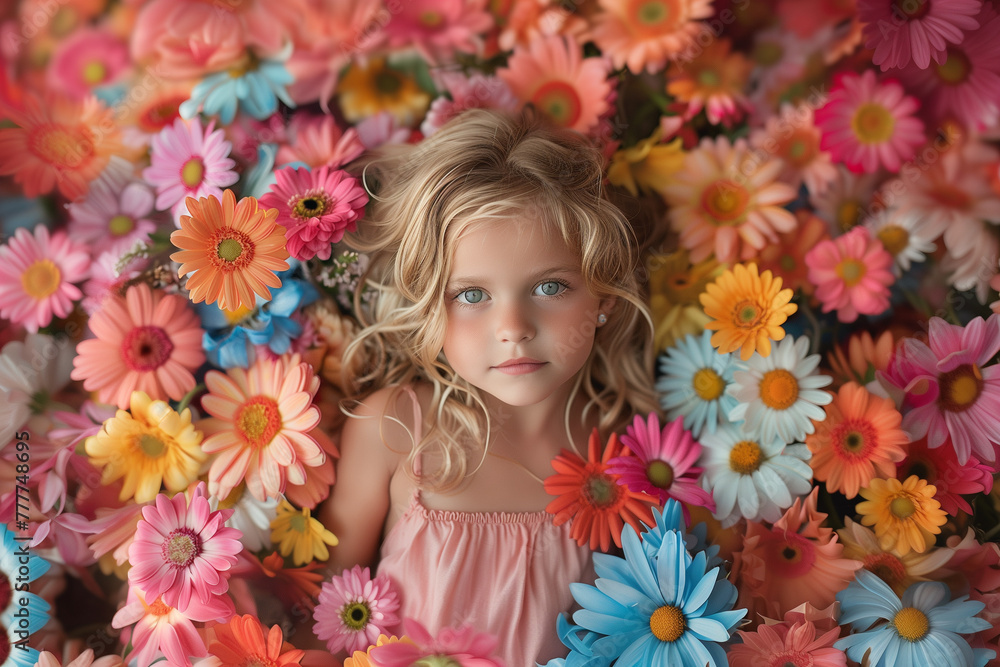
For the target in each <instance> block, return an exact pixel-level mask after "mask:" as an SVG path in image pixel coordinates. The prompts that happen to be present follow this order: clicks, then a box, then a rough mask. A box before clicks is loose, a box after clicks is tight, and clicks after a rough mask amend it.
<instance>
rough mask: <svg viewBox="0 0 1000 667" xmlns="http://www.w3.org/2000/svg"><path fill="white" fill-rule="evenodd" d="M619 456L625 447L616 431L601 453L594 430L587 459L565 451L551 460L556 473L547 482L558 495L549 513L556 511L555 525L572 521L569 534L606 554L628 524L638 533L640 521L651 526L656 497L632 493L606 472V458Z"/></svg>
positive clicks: (547, 509)
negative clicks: (652, 507)
mask: <svg viewBox="0 0 1000 667" xmlns="http://www.w3.org/2000/svg"><path fill="white" fill-rule="evenodd" d="M621 454H622V446H621V444H620V443H619V442H618V436H617V435H616V434H614V433H612V434H611V438H610V439H609V440H608V444H607V445H606V446H605V447H604V452H603V453H602V452H601V441H600V436H599V435H598V433H597V429H596V428H595V429H594V431H593V432H592V433H591V434H590V441H589V442H588V444H587V459H586V460H584V459H583V457H581V456H580V455H579V454H577V453H576V452H571V451H568V450H565V449H564V450H563V451H562V453H561V454H559V456H557V457H556V458H554V459H553V460H552V467H553V468H554V469H555V471H556V473H555V474H554V475H550V476H549V477H548V478H547V479H546V480H545V491H546V492H547V493H548V494H549V495H552V496H558V497H557V498H556V499H555V500H553V501H552V502H550V503H549V504H548V506H547V507H546V508H545V511H547V512H548V513H549V514H553V515H555V518H554V519H553V521H552V523H553V524H555V525H557V526H560V525H562V524H564V523H566V522H567V521H569V520H570V519H572V520H573V526H572V528H571V530H570V537H572V538H573V539H575V540H576V541H577V543H578V544H579V545H581V546H583V545H584V544H586V543H587V542H588V541H589V543H590V548H591V549H595V550H596V549H597V548H600V549H601V551H605V552H606V551H607V550H608V549H610V548H611V541H612V539H613V540H614V543H615V545H616V546H618V547H619V548H620V547H621V532H622V528H623V527H624V525H625V524H626V523H627V524H628V525H630V526H632V528H633V529H634V530H635V532H636V533H640V532H641V531H642V526H641V525H640V522H642V523H644V524H646V525H647V526H652V525H653V512H652V509H651V506H654V505H656V498H654V497H652V496H648V495H646V494H645V493H638V492H635V491H630V490H629V489H627V488H626V487H624V486H622V485H621V484H619V483H618V475H612V474H611V473H609V472H608V462H609V461H610V460H611V459H613V458H615V457H616V456H620V455H621Z"/></svg>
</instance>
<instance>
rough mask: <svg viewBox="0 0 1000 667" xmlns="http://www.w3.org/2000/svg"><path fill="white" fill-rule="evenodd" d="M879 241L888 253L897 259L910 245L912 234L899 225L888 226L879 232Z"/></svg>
mask: <svg viewBox="0 0 1000 667" xmlns="http://www.w3.org/2000/svg"><path fill="white" fill-rule="evenodd" d="M876 236H877V237H878V240H879V241H881V242H882V245H883V246H885V250H886V252H888V253H889V254H890V255H892V256H893V257H895V256H896V255H898V254H899V253H901V252H903V251H904V250H905V249H906V246H907V245H908V244H909V243H910V232H908V231H906V230H905V229H903V228H902V227H900V226H899V225H886V226H885V227H883V228H882V229H880V230H878V234H876Z"/></svg>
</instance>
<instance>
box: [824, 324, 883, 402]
mask: <svg viewBox="0 0 1000 667" xmlns="http://www.w3.org/2000/svg"><path fill="white" fill-rule="evenodd" d="M895 347H896V339H895V338H894V337H893V335H892V331H883V332H882V333H881V334H879V337H878V339H877V340H876V339H873V338H872V335H871V333H869V332H868V331H861V332H859V333H855V334H852V335H851V337H850V339H848V341H847V351H846V352H845V351H844V348H843V346H841V345H836V346H834V348H833V350H831V351H830V353H829V355H827V358H826V361H827V363H828V364H830V370H831V371H832V372H833V386H834V387H835V388H836V387H839V386H840V385H841V384H843V383H845V382H851V381H852V380H853V381H854V382H857V383H858V384H868V383H869V382H871V381H872V380H874V379H875V373H876V372H877V371H884V370H885V369H886V368H888V366H889V360H890V359H891V358H892V352H893V350H894V349H895Z"/></svg>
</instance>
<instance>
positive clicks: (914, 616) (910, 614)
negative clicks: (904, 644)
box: [892, 607, 931, 642]
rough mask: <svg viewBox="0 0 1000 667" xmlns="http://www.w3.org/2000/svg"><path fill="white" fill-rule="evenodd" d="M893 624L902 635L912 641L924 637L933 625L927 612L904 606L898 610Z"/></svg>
mask: <svg viewBox="0 0 1000 667" xmlns="http://www.w3.org/2000/svg"><path fill="white" fill-rule="evenodd" d="M892 625H893V626H894V627H895V628H896V632H898V633H899V636H900V637H902V638H903V639H907V640H909V641H911V642H915V641H918V640H920V639H923V638H924V637H925V636H927V633H928V632H929V631H930V627H931V624H930V621H928V620H927V614H925V613H924V612H922V611H920V610H919V609H917V608H915V607H903V608H902V609H900V610H899V611H897V612H896V615H895V616H893V618H892Z"/></svg>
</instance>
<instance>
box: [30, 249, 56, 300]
mask: <svg viewBox="0 0 1000 667" xmlns="http://www.w3.org/2000/svg"><path fill="white" fill-rule="evenodd" d="M61 282H62V273H61V272H60V271H59V267H58V266H56V265H55V263H53V261H52V260H51V259H36V260H35V261H34V262H32V263H31V266H29V267H28V268H27V269H26V270H25V271H24V273H22V274H21V286H22V287H24V293H25V294H27V295H28V296H30V297H31V298H32V299H39V300H41V299H47V298H48V297H50V296H52V295H53V294H55V292H56V290H58V289H59V284H60V283H61Z"/></svg>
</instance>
